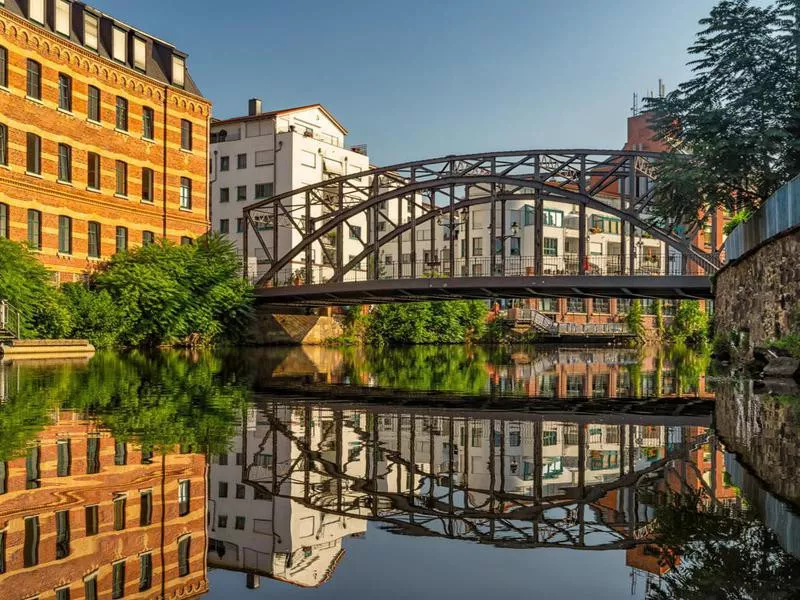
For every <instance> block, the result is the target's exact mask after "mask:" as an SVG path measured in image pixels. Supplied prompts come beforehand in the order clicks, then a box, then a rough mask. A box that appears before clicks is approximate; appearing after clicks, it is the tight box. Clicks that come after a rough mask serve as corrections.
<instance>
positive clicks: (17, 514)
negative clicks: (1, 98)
mask: <svg viewBox="0 0 800 600" xmlns="http://www.w3.org/2000/svg"><path fill="white" fill-rule="evenodd" d="M798 465H800V399H798V398H796V397H792V396H791V395H787V394H783V395H770V394H767V393H766V392H763V391H761V390H760V388H758V387H757V386H755V385H754V384H753V382H750V381H731V380H726V379H724V378H721V377H712V376H711V375H710V366H709V361H708V359H707V358H706V357H704V356H702V355H699V354H696V353H693V352H691V351H688V350H680V349H677V350H676V349H672V350H670V349H666V348H647V349H644V350H628V349H617V348H557V347H533V346H528V347H519V348H510V349H499V348H491V349H486V348H468V347H460V346H459V347H452V348H451V347H414V348H401V349H355V348H354V349H344V350H341V349H332V348H324V347H297V348H273V349H253V350H248V351H233V350H230V351H214V352H211V351H198V352H189V351H186V352H178V351H171V352H160V353H151V354H149V353H141V352H131V353H127V354H114V353H100V354H98V355H97V356H95V357H94V358H93V359H91V360H90V361H75V362H44V363H18V362H17V363H13V362H12V363H7V364H3V365H0V600H6V599H17V598H19V599H26V598H40V599H42V600H44V599H49V598H57V599H59V600H65V599H69V598H73V599H74V598H125V597H131V598H133V597H136V598H151V597H182V598H192V597H203V598H209V599H210V598H225V599H228V598H232V597H237V598H238V597H245V598H254V599H255V598H267V597H271V598H274V597H281V598H283V597H287V598H288V597H295V596H313V597H315V598H320V599H322V598H346V597H348V598H353V597H373V596H380V597H386V598H408V597H419V598H431V597H443V596H449V595H454V596H456V597H459V598H464V599H467V598H482V599H485V598H487V597H492V596H497V595H499V594H502V595H503V596H506V597H512V596H515V595H520V596H525V597H534V598H551V597H559V598H590V597H591V598H594V599H619V598H637V599H646V600H650V599H662V598H663V599H667V598H687V599H688V598H692V599H694V598H758V599H761V598H781V599H784V598H786V599H788V598H796V597H800V517H798V514H800V513H798V507H800V484H798V481H799V480H798Z"/></svg>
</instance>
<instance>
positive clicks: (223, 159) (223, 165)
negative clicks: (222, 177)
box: [219, 156, 231, 171]
mask: <svg viewBox="0 0 800 600" xmlns="http://www.w3.org/2000/svg"><path fill="white" fill-rule="evenodd" d="M230 168H231V157H230V156H220V157H219V170H220V171H228V170H230Z"/></svg>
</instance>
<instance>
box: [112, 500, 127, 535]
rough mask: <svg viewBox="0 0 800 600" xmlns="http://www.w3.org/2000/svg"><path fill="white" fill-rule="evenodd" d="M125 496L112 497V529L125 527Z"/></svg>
mask: <svg viewBox="0 0 800 600" xmlns="http://www.w3.org/2000/svg"><path fill="white" fill-rule="evenodd" d="M125 502H126V498H125V496H117V497H116V498H114V530H115V531H121V530H123V529H125Z"/></svg>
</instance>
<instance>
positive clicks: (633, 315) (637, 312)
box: [625, 300, 644, 338]
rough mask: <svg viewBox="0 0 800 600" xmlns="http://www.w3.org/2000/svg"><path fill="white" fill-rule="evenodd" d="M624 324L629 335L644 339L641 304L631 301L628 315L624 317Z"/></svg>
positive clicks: (637, 301)
mask: <svg viewBox="0 0 800 600" xmlns="http://www.w3.org/2000/svg"><path fill="white" fill-rule="evenodd" d="M625 323H627V325H628V329H630V331H631V333H633V334H635V335H636V336H637V337H640V338H641V337H644V311H643V310H642V303H641V301H639V300H633V301H632V302H631V307H630V309H629V310H628V314H627V315H625Z"/></svg>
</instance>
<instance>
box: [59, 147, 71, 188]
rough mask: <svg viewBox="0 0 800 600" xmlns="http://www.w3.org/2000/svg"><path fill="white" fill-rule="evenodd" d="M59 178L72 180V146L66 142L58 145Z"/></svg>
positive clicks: (65, 180)
mask: <svg viewBox="0 0 800 600" xmlns="http://www.w3.org/2000/svg"><path fill="white" fill-rule="evenodd" d="M58 180H59V181H63V182H64V183H70V182H71V181H72V148H71V147H70V146H67V145H66V144H59V145H58Z"/></svg>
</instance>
